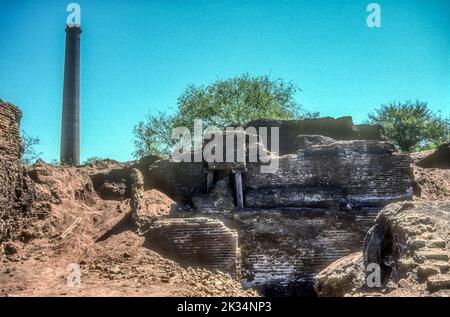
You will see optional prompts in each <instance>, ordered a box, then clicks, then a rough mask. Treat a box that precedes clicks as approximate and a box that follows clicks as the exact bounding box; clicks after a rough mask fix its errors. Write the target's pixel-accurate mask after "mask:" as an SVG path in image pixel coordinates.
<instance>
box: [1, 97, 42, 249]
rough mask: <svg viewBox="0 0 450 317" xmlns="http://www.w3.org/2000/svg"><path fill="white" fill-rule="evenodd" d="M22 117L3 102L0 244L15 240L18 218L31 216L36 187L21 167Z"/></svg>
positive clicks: (15, 109)
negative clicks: (20, 129)
mask: <svg viewBox="0 0 450 317" xmlns="http://www.w3.org/2000/svg"><path fill="white" fill-rule="evenodd" d="M21 117H22V113H21V112H20V110H19V109H18V108H17V107H16V106H14V105H13V104H10V103H7V102H3V101H2V100H1V99H0V242H1V241H5V240H8V239H10V238H13V237H15V235H16V234H17V233H18V232H17V231H18V228H19V226H20V223H19V221H18V217H21V216H23V215H26V214H27V213H29V212H30V206H31V203H32V201H33V192H34V187H33V184H32V182H31V181H30V179H29V178H28V176H27V175H26V170H25V168H24V167H23V166H21V165H20V155H21V148H22V140H21V138H20V133H19V124H20V118H21Z"/></svg>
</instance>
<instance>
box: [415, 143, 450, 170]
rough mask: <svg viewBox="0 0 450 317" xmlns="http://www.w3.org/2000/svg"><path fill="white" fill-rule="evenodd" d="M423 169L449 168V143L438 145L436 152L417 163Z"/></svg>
mask: <svg viewBox="0 0 450 317" xmlns="http://www.w3.org/2000/svg"><path fill="white" fill-rule="evenodd" d="M417 165H418V166H419V167H423V168H443V169H444V168H445V169H447V168H450V141H448V142H446V143H444V144H442V145H440V146H439V147H438V148H437V149H436V151H434V152H433V153H431V154H430V155H428V156H427V157H425V158H423V159H422V160H420V161H419V162H417Z"/></svg>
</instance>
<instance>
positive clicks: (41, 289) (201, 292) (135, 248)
mask: <svg viewBox="0 0 450 317" xmlns="http://www.w3.org/2000/svg"><path fill="white" fill-rule="evenodd" d="M89 172H90V171H88V170H86V168H76V167H56V166H50V165H46V164H44V163H42V162H38V163H37V164H36V165H34V166H31V167H29V174H30V176H31V178H32V179H33V181H34V182H35V184H36V198H35V201H34V203H33V208H34V210H35V211H36V214H38V215H39V217H34V218H33V219H32V221H31V220H30V219H28V220H25V219H24V220H23V222H24V223H23V225H22V226H21V230H22V233H21V234H20V236H21V237H22V238H20V239H16V240H14V241H8V242H3V243H2V245H1V253H0V294H1V295H3V296H255V295H257V294H256V293H255V292H254V291H251V290H247V291H245V290H243V289H242V287H241V285H240V283H239V281H238V280H237V279H234V278H231V277H230V276H229V275H228V274H224V273H220V272H215V273H213V272H210V271H207V270H203V269H197V268H186V267H182V266H180V265H179V264H177V263H176V262H174V261H172V260H170V259H167V258H164V257H163V256H161V255H160V254H158V253H156V252H154V251H152V250H149V249H147V248H146V247H144V246H143V243H144V238H143V237H142V236H140V235H138V234H137V233H136V227H135V226H134V224H133V223H134V222H133V221H132V219H131V212H130V203H129V200H128V199H126V200H122V201H116V200H102V199H100V198H99V197H98V196H97V194H96V192H95V191H94V189H93V185H92V181H91V178H90V177H89V176H88V174H89ZM152 197H153V198H154V199H155V202H154V203H155V204H156V205H157V208H161V206H162V205H164V204H166V205H167V208H164V210H170V205H171V204H173V201H172V200H171V199H170V198H168V197H167V196H165V195H163V194H161V193H156V192H153V193H150V194H149V195H148V199H147V201H146V203H147V204H148V205H149V206H150V207H152V206H151V204H152V202H151V199H152ZM162 216H164V215H162ZM73 265H79V267H80V272H81V279H80V281H81V285H80V287H70V286H69V285H71V284H70V283H69V284H68V283H67V280H68V278H69V277H70V276H73V272H74V271H73ZM72 285H73V284H72ZM75 285H77V284H76V283H75Z"/></svg>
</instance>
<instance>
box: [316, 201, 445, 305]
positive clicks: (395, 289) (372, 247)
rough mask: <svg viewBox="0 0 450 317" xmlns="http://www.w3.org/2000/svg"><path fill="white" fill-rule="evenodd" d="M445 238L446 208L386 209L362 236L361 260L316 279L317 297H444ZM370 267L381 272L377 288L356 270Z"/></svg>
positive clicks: (404, 206) (440, 204) (333, 268)
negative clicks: (372, 266)
mask: <svg viewBox="0 0 450 317" xmlns="http://www.w3.org/2000/svg"><path fill="white" fill-rule="evenodd" d="M449 233H450V202H436V201H424V202H403V203H394V204H391V205H389V206H387V207H386V208H384V209H383V211H382V212H381V213H380V214H379V215H378V217H377V219H376V221H375V225H374V226H373V227H372V228H371V229H370V230H369V232H368V233H367V235H366V238H365V243H364V248H363V254H362V258H358V259H357V258H353V261H350V262H348V261H345V260H344V259H341V260H338V261H337V262H335V263H334V264H332V265H331V266H329V267H328V268H326V269H325V270H324V271H322V272H321V273H319V274H318V277H317V279H316V291H317V292H318V294H319V295H321V296H329V295H331V296H333V295H338V296H342V295H353V296H364V295H369V294H376V293H379V294H383V295H387V296H389V295H394V294H395V295H396V296H397V295H402V294H403V295H405V296H411V295H413V296H428V295H435V296H449V295H450V287H449V285H450V275H449V273H448V271H449V268H450V262H449ZM361 259H362V261H363V266H361ZM371 263H376V264H378V265H379V266H380V269H381V282H382V285H381V287H380V288H369V287H368V286H367V283H365V280H364V276H365V273H364V270H361V269H362V268H367V266H368V265H369V264H371ZM335 276H339V278H338V279H337V280H339V283H335V281H336V278H335Z"/></svg>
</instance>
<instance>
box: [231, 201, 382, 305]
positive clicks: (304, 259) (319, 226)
mask: <svg viewBox="0 0 450 317" xmlns="http://www.w3.org/2000/svg"><path fill="white" fill-rule="evenodd" d="M378 211H379V209H377V208H373V209H365V210H364V211H354V212H342V211H338V210H331V209H323V210H317V209H315V210H311V209H303V210H298V209H297V210H289V209H284V210H283V209H277V210H273V209H272V210H260V211H253V212H250V211H249V212H243V213H240V214H239V218H238V220H233V221H234V223H235V225H237V228H238V231H239V246H240V248H241V253H242V281H243V282H244V285H247V286H254V287H258V288H259V289H260V290H261V291H262V292H263V294H264V295H268V296H270V295H290V296H307V295H312V294H313V292H314V291H313V287H312V281H313V277H314V276H315V274H316V273H318V272H319V271H320V270H322V269H323V268H325V267H326V266H328V265H329V264H330V263H332V262H334V261H335V260H337V259H339V258H341V257H343V256H345V255H348V254H350V253H352V252H356V251H358V250H360V248H361V245H362V241H363V239H364V236H365V234H366V232H367V230H368V229H369V228H370V227H371V225H372V224H373V219H374V218H375V217H376V215H377V213H378Z"/></svg>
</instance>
